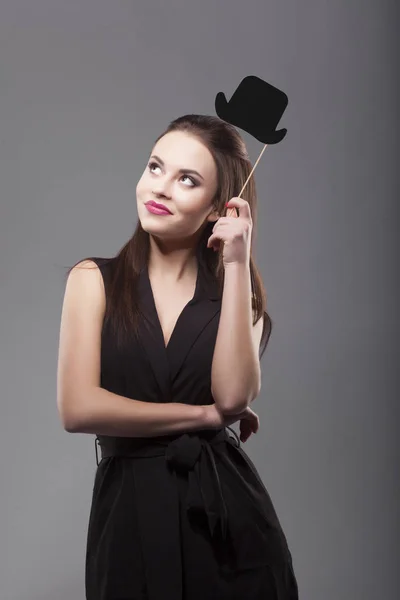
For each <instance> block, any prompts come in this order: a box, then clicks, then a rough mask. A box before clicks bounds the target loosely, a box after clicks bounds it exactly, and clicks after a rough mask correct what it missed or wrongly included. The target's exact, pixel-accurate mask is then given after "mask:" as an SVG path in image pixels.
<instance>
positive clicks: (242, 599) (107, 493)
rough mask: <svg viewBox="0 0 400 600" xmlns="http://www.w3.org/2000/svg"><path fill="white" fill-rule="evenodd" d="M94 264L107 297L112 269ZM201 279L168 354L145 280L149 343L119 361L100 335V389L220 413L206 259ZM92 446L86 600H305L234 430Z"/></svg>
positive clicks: (211, 283)
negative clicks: (214, 380) (213, 390)
mask: <svg viewBox="0 0 400 600" xmlns="http://www.w3.org/2000/svg"><path fill="white" fill-rule="evenodd" d="M92 260H93V261H95V262H96V264H97V265H98V266H99V268H100V270H101V273H102V276H103V281H104V286H105V290H106V295H107V290H108V289H109V284H110V280H111V273H112V266H113V259H101V258H96V257H94V258H92ZM198 267H199V268H198V275H197V281H196V289H195V293H194V296H193V298H192V300H190V302H188V304H187V305H186V306H185V308H184V309H183V311H182V312H181V314H180V316H179V318H178V320H177V322H176V325H175V328H174V330H173V333H172V335H171V338H170V341H169V343H168V345H167V346H166V347H165V343H164V338H163V334H162V329H161V325H160V322H159V319H158V315H157V310H156V307H155V302H154V297H153V293H152V288H151V283H150V279H149V275H148V270H147V267H145V268H144V269H143V270H142V271H141V273H140V276H139V282H138V283H139V287H138V294H139V301H140V306H141V312H142V315H143V317H142V319H141V324H140V339H139V340H138V339H136V338H134V337H132V340H131V341H130V342H129V344H126V345H125V346H124V347H123V349H121V348H120V347H118V346H117V344H116V341H115V339H114V337H113V335H112V333H111V329H110V327H109V325H108V323H107V322H104V323H103V330H102V338H101V386H102V387H103V388H105V389H107V390H109V391H110V392H113V393H115V394H119V395H121V396H125V397H127V398H131V399H136V400H141V401H147V402H157V403H160V402H179V403H187V404H193V405H204V404H212V403H213V402H214V401H213V397H212V394H211V364H212V357H213V351H214V346H215V341H216V336H217V331H218V323H219V316H220V311H221V298H220V295H219V293H218V289H217V282H216V281H215V280H214V278H213V277H212V275H211V273H210V272H209V271H208V270H207V267H206V264H205V262H204V261H203V260H202V258H201V257H200V256H199V260H198ZM95 446H96V447H95V449H96V460H97V466H96V472H95V478H94V486H93V492H92V502H91V507H90V515H89V524H88V531H87V546H86V564H85V586H86V599H87V600H298V587H297V581H296V577H295V574H294V570H293V562H292V556H291V553H290V551H289V548H288V544H287V540H286V537H285V535H284V532H283V530H282V527H281V525H280V522H279V519H278V516H277V514H276V511H275V509H274V506H273V503H272V500H271V498H270V495H269V493H268V491H267V489H266V487H265V485H264V484H263V482H262V480H261V478H260V476H259V474H258V472H257V470H256V467H255V466H254V464H253V463H252V461H251V459H250V458H249V457H248V456H247V454H246V453H245V451H244V450H243V448H242V447H241V444H240V440H239V439H238V437H237V435H236V433H235V432H234V431H233V430H232V429H230V428H221V429H218V430H201V431H191V432H186V433H182V434H174V435H168V436H157V437H147V438H137V437H132V438H129V437H128V438H127V437H117V436H115V437H111V436H104V435H97V436H96V437H95ZM99 455H100V456H99Z"/></svg>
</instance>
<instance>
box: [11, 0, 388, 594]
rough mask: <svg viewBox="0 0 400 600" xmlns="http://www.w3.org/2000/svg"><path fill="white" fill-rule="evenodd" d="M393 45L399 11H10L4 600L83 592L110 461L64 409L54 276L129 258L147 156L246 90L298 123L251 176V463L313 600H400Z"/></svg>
mask: <svg viewBox="0 0 400 600" xmlns="http://www.w3.org/2000/svg"><path fill="white" fill-rule="evenodd" d="M398 30H399V22H398V20H397V14H396V3H395V2H389V1H385V0H374V1H373V0H350V1H349V0H338V1H333V2H323V1H321V0H306V1H302V2H300V1H296V0H279V1H278V0H275V1H266V0H264V1H262V0H259V1H248V0H247V1H246V2H242V1H238V0H235V1H228V0H223V1H220V2H212V1H211V0H202V1H201V2H200V1H199V2H185V1H184V0H170V1H163V0H146V1H143V2H134V1H130V2H129V1H120V0H113V1H112V2H111V1H108V2H106V1H105V0H97V1H95V0H80V1H77V0H64V1H63V2H62V1H61V0H29V1H28V0H25V1H22V0H2V1H1V4H0V66H1V74H0V77H1V79H0V111H1V112H0V118H1V130H0V131H1V144H0V153H1V155H0V168H1V187H0V194H1V219H0V256H1V260H0V286H1V288H0V291H1V296H0V302H1V316H0V336H1V337H0V339H1V346H0V351H1V361H0V379H1V438H0V444H1V446H0V449H1V452H0V461H1V479H0V481H1V512H0V539H1V556H0V598H1V600H54V599H55V598H57V600H72V599H73V600H81V599H83V598H84V559H85V543H86V531H87V523H88V518H89V509H90V501H91V493H92V486H93V481H94V474H95V468H96V461H95V447H94V436H89V435H77V434H75V435H74V434H68V433H66V432H65V431H63V429H62V426H61V423H60V420H59V416H58V412H57V407H56V369H57V352H58V339H59V325H60V317H61V306H62V298H63V293H64V284H65V282H64V276H65V269H63V267H64V266H65V267H68V266H69V265H72V264H74V263H75V262H76V261H77V260H79V259H80V258H83V257H85V256H87V255H98V256H110V255H114V254H115V253H116V252H117V251H118V250H119V248H120V247H121V246H122V245H123V244H124V243H125V241H126V240H127V239H128V238H129V237H130V235H131V233H132V231H133V228H134V226H135V223H136V219H137V212H136V199H135V186H136V183H137V180H138V179H139V177H140V175H141V173H142V171H143V169H144V168H145V165H146V159H147V156H148V153H149V151H150V149H151V146H152V144H153V141H154V139H155V138H156V137H157V136H158V134H159V133H160V132H161V131H162V130H163V129H164V128H165V127H166V126H167V124H168V123H169V121H170V120H172V119H174V118H176V117H178V116H180V115H183V114H185V113H203V114H204V113H208V114H210V113H211V114H215V113H214V98H215V95H216V93H217V92H219V91H223V92H225V94H226V95H227V97H228V98H229V97H230V96H231V95H232V93H233V92H234V90H235V89H236V87H237V85H238V84H239V82H240V81H241V80H242V78H243V77H245V76H246V75H250V74H255V75H258V76H259V77H261V78H263V79H266V80H267V81H269V82H271V83H273V84H274V85H276V86H277V87H279V88H281V89H283V90H285V92H286V93H287V94H288V96H289V106H288V108H287V110H286V113H285V115H284V117H283V119H282V121H281V123H280V126H282V127H287V129H288V134H287V137H286V138H285V139H284V140H283V142H281V143H280V144H279V145H277V146H271V147H269V148H268V149H267V151H266V152H265V153H264V155H263V158H262V160H261V162H260V163H259V165H258V166H257V169H256V172H255V177H256V183H257V185H258V191H259V197H260V211H259V212H260V222H259V228H258V242H257V247H256V250H257V254H256V257H257V260H258V262H259V265H260V267H261V271H262V274H263V277H264V281H265V285H266V289H267V293H268V308H269V311H270V314H271V316H272V318H273V321H274V331H273V335H272V337H271V341H270V345H269V347H268V350H267V353H266V354H265V356H264V359H263V363H262V367H263V379H262V391H261V394H260V396H259V398H258V399H257V400H256V402H255V404H254V408H255V410H256V411H257V412H258V414H259V416H260V420H261V428H260V432H259V433H258V435H257V436H253V438H251V439H250V440H249V442H248V443H247V444H246V445H245V450H246V451H247V452H248V454H249V455H250V456H251V457H252V459H253V460H254V462H255V463H256V466H257V467H258V469H259V472H260V474H261V476H262V478H263V480H264V482H265V484H266V486H267V488H268V490H269V492H270V494H271V496H272V499H273V502H274V504H275V507H276V510H277V512H278V515H279V516H280V519H281V522H282V525H283V527H284V530H285V532H286V535H287V538H288V541H289V544H290V547H291V550H292V554H293V559H294V566H295V570H296V574H297V578H298V582H299V588H300V597H301V599H303V600H321V599H322V598H323V599H324V600H358V599H360V600H361V599H363V600H376V599H378V598H379V599H381V598H382V599H385V600H392V599H393V600H394V599H396V598H398V597H400V590H399V587H400V586H399V575H398V561H399V535H400V531H399V511H398V506H399V501H400V498H399V496H400V494H399V482H398V472H397V471H398V470H397V464H398V462H397V457H396V452H395V451H396V450H397V449H398V443H397V435H398V433H397V432H398V428H399V425H398V422H399V421H398V417H399V411H398V408H397V406H398V392H399V379H398V373H397V372H396V371H397V369H396V368H397V367H398V362H399V353H398V339H399V337H398V336H399V333H400V332H399V329H400V323H399V286H398V285H397V275H398V259H397V255H396V250H398V243H397V235H398V232H399V227H398V215H399V211H398V210H397V202H398V192H399V188H398V182H399V178H398V161H399V153H398V133H399V128H398V107H399V93H398V92H399V86H398V75H397V71H398V69H399V64H398V61H397V64H396V51H398V46H397V42H396V36H398ZM243 137H244V139H245V141H246V142H247V144H248V148H249V152H250V156H251V158H252V161H253V162H255V160H256V158H257V157H258V154H259V152H260V151H261V149H262V145H261V144H260V143H259V142H257V141H256V140H254V139H253V138H251V137H250V136H249V135H248V134H245V133H244V134H243ZM238 192H239V190H238ZM266 600H267V599H266Z"/></svg>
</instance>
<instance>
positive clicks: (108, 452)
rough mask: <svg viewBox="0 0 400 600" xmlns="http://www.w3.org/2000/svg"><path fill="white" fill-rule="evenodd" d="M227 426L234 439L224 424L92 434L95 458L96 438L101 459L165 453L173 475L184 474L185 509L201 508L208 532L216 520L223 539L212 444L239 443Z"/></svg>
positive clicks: (223, 511) (223, 523)
mask: <svg viewBox="0 0 400 600" xmlns="http://www.w3.org/2000/svg"><path fill="white" fill-rule="evenodd" d="M227 429H229V430H230V431H231V432H232V433H233V434H234V436H235V438H236V441H234V440H233V438H232V437H231V436H230V435H228V434H227V432H226V430H225V428H224V429H218V430H201V431H193V432H188V433H184V434H181V435H178V436H177V435H174V436H162V437H157V438H120V437H102V439H101V441H100V440H99V438H98V437H96V438H95V448H96V462H97V465H99V464H100V463H99V461H98V455H97V442H99V445H100V448H101V457H102V459H103V458H108V457H110V456H121V457H131V458H150V457H156V456H163V455H165V459H166V461H167V463H168V465H169V466H170V467H171V468H172V470H173V471H174V473H175V474H176V475H178V474H179V473H180V474H186V475H187V480H188V488H187V496H186V508H187V510H188V511H189V512H191V511H193V512H204V513H205V514H206V517H207V521H208V525H209V529H210V533H211V535H212V536H213V535H215V534H216V531H217V530H218V524H219V526H220V532H221V535H222V538H223V539H226V535H227V524H228V514H227V508H226V504H225V500H224V497H223V493H222V489H221V483H220V479H219V475H218V470H217V467H216V464H215V458H214V454H213V450H212V448H213V447H215V446H217V445H219V444H224V443H226V442H228V443H230V444H232V445H234V446H236V447H240V440H239V438H238V436H237V434H236V432H235V431H234V430H233V429H231V428H230V427H227ZM205 461H208V464H206V463H205ZM215 499H216V500H215Z"/></svg>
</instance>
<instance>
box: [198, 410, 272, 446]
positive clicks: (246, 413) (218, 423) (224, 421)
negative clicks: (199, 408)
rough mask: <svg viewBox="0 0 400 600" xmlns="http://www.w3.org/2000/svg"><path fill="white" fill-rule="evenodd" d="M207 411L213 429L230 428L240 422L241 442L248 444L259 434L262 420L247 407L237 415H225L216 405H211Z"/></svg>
mask: <svg viewBox="0 0 400 600" xmlns="http://www.w3.org/2000/svg"><path fill="white" fill-rule="evenodd" d="M206 409H207V416H208V423H209V426H210V428H211V429H217V428H219V427H228V426H229V425H232V424H233V423H236V422H237V421H240V441H241V442H243V443H244V442H247V440H248V439H249V437H250V436H251V434H252V433H257V431H258V429H259V427H260V419H259V417H258V415H257V414H256V413H255V412H254V411H253V410H252V409H251V408H250V407H247V408H246V409H245V410H243V411H242V412H240V413H238V414H237V415H224V414H223V413H222V412H221V411H220V410H219V409H218V407H217V406H216V404H210V405H208V406H206Z"/></svg>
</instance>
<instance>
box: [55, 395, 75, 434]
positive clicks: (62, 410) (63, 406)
mask: <svg viewBox="0 0 400 600" xmlns="http://www.w3.org/2000/svg"><path fill="white" fill-rule="evenodd" d="M57 406H58V414H59V417H60V421H61V425H62V427H63V429H64V431H66V432H67V433H77V432H78V431H79V424H78V418H77V415H76V410H72V407H71V403H70V402H66V401H64V402H62V401H61V400H59V401H58V402H57Z"/></svg>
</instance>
